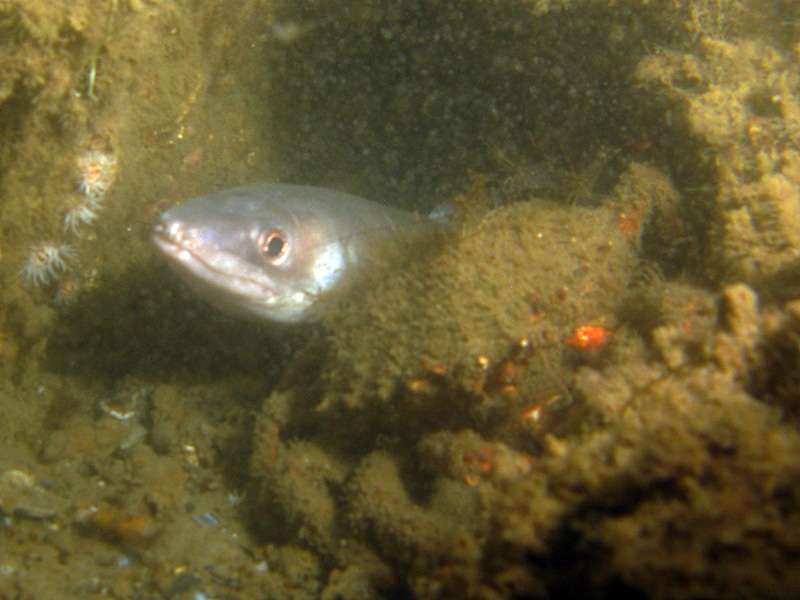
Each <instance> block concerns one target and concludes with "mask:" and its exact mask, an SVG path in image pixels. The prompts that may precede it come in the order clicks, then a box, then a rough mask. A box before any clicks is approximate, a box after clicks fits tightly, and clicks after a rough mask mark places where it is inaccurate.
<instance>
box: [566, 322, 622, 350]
mask: <svg viewBox="0 0 800 600" xmlns="http://www.w3.org/2000/svg"><path fill="white" fill-rule="evenodd" d="M610 339H611V331H610V330H609V329H606V328H605V327H602V326H600V325H581V326H580V327H577V328H575V331H573V332H572V335H571V336H569V337H568V338H567V344H569V345H570V346H572V347H573V348H579V349H581V350H596V349H597V348H602V347H603V346H605V345H606V343H607V342H608V340H610Z"/></svg>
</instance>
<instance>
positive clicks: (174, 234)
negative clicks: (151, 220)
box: [153, 223, 276, 305]
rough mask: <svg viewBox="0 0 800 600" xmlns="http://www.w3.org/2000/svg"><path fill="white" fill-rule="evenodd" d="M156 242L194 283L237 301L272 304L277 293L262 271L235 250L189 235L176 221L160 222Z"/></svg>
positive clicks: (155, 232)
mask: <svg viewBox="0 0 800 600" xmlns="http://www.w3.org/2000/svg"><path fill="white" fill-rule="evenodd" d="M153 242H154V243H155V245H156V247H157V248H158V249H159V250H160V251H161V252H162V254H163V255H164V256H165V257H166V258H167V259H168V260H169V261H170V262H171V263H172V264H173V265H174V266H175V267H177V269H178V271H179V272H180V273H181V274H182V275H184V276H186V277H187V278H189V279H190V280H192V281H193V282H194V283H195V284H201V285H203V286H205V287H208V288H212V289H216V290H220V291H222V292H224V293H226V294H230V295H233V296H235V297H236V298H237V300H238V302H241V303H242V304H249V305H264V304H273V303H275V302H276V294H275V290H274V289H273V287H272V286H271V285H270V284H269V281H267V280H266V278H265V277H263V276H260V277H259V276H258V275H262V273H261V272H260V271H258V272H256V271H257V268H256V267H254V266H253V265H249V264H248V263H245V262H243V261H242V260H241V259H240V258H238V257H237V256H236V255H235V254H233V253H231V252H228V251H225V250H221V249H219V248H209V247H208V246H207V245H203V244H202V243H200V242H198V240H197V239H195V238H192V237H190V236H187V235H186V234H185V232H184V230H183V229H182V228H181V227H180V226H179V225H178V224H176V223H174V224H172V225H169V226H167V225H164V224H158V225H156V227H155V228H154V232H153Z"/></svg>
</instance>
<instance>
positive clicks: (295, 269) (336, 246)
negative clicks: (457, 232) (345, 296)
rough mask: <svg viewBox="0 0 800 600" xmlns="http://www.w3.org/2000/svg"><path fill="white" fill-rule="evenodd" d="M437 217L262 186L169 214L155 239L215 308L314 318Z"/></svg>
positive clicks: (282, 318) (283, 318)
mask: <svg viewBox="0 0 800 600" xmlns="http://www.w3.org/2000/svg"><path fill="white" fill-rule="evenodd" d="M434 221H435V220H434V219H426V218H420V217H418V216H417V215H415V214H412V213H408V212H405V211H402V210H397V209H393V208H388V207H385V206H383V205H381V204H379V203H377V202H371V201H369V200H364V199H362V198H358V197H356V196H352V195H350V194H345V193H342V192H337V191H334V190H329V189H325V188H318V187H312V186H303V185H289V184H277V183H261V184H254V185H248V186H244V187H239V188H235V189H232V190H225V191H220V192H214V193H212V194H208V195H205V196H200V197H199V198H195V199H193V200H189V201H187V202H184V203H182V204H179V205H178V206H175V207H173V208H171V209H169V210H167V211H166V212H164V213H163V214H162V215H161V217H160V220H159V222H158V224H157V225H156V226H155V230H154V234H153V240H154V242H155V244H156V246H157V247H158V248H159V249H160V250H161V251H162V252H163V254H164V256H166V258H167V259H168V260H169V261H170V262H171V263H172V264H173V265H174V266H175V267H176V268H177V271H178V272H179V273H180V274H181V276H182V277H183V278H184V279H185V280H186V281H187V283H188V284H189V285H190V287H192V288H193V289H194V291H195V292H196V293H197V294H198V295H200V296H201V297H203V298H204V299H206V300H207V301H208V302H210V303H211V304H212V305H214V306H216V307H218V308H220V309H222V310H224V311H226V312H229V313H233V314H235V315H239V316H243V317H249V318H255V319H257V320H270V321H279V322H284V323H297V322H300V321H304V320H307V319H308V318H310V317H313V316H316V315H317V314H318V312H319V310H320V307H321V306H323V305H324V301H325V299H326V298H327V297H329V296H330V295H331V294H332V292H334V291H336V290H338V289H340V288H341V287H342V286H343V285H344V283H345V282H347V281H350V280H352V278H351V276H352V275H353V274H355V273H357V272H358V271H359V270H360V269H362V268H364V267H365V266H367V265H368V264H369V263H370V262H372V261H373V259H374V258H375V255H376V248H380V249H381V253H382V255H386V254H387V253H391V246H392V245H393V244H395V242H398V243H399V240H401V239H403V238H406V236H405V235H404V233H407V232H408V231H409V230H419V229H420V227H419V226H420V225H423V226H425V227H430V226H431V224H433V223H434Z"/></svg>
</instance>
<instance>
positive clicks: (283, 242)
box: [256, 231, 289, 265]
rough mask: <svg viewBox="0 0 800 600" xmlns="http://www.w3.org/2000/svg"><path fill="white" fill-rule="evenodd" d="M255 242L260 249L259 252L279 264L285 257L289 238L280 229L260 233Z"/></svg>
mask: <svg viewBox="0 0 800 600" xmlns="http://www.w3.org/2000/svg"><path fill="white" fill-rule="evenodd" d="M256 243H257V244H258V249H259V250H261V254H263V255H264V256H265V257H266V259H267V260H268V261H270V262H271V263H272V264H274V265H279V264H281V263H282V262H283V261H284V259H285V258H286V252H287V250H289V240H287V239H286V236H285V235H284V234H283V233H282V232H280V231H270V232H269V233H262V234H261V235H259V236H258V240H257V241H256Z"/></svg>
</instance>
